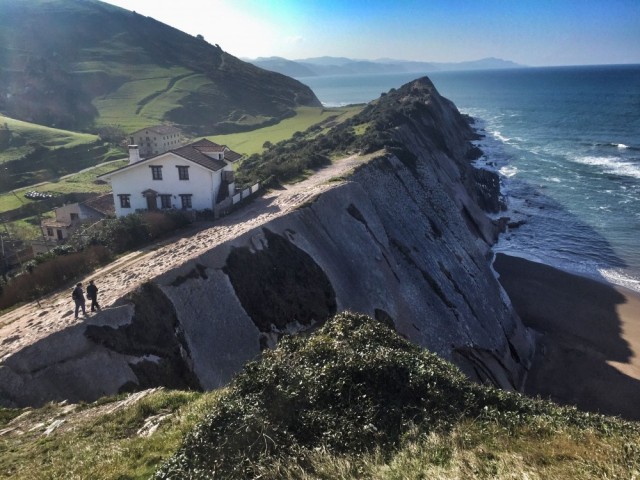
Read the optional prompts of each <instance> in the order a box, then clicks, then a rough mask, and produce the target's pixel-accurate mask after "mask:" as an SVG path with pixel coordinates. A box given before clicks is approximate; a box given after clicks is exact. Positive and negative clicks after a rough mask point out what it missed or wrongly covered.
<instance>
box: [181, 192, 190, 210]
mask: <svg viewBox="0 0 640 480" xmlns="http://www.w3.org/2000/svg"><path fill="white" fill-rule="evenodd" d="M192 196H193V195H191V194H190V193H186V194H181V195H180V198H181V199H182V208H183V209H187V208H191V197H192Z"/></svg>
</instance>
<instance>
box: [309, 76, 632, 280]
mask: <svg viewBox="0 0 640 480" xmlns="http://www.w3.org/2000/svg"><path fill="white" fill-rule="evenodd" d="M426 75H427V76H428V77H429V78H431V80H432V81H433V83H434V84H435V86H436V88H437V89H438V91H439V92H440V93H441V94H442V95H443V96H445V97H447V98H449V99H450V100H452V101H453V102H454V103H455V104H456V106H457V107H458V109H459V110H460V111H461V112H462V113H466V114H468V115H470V116H472V117H473V118H474V119H475V127H476V128H477V129H478V131H479V133H481V134H483V135H484V137H483V139H482V140H480V141H479V142H477V143H478V146H479V147H480V148H481V149H482V150H483V151H484V153H485V155H484V156H483V158H481V159H480V160H479V161H478V162H477V166H478V167H480V168H491V169H495V170H497V171H498V172H499V173H500V175H501V179H502V189H503V192H504V194H505V195H506V200H507V204H508V210H507V211H506V212H502V213H501V214H500V215H501V216H509V217H510V218H511V219H512V220H514V221H515V220H524V221H525V223H524V224H523V225H522V226H520V227H519V228H515V229H511V230H510V231H508V232H506V233H505V234H503V235H502V236H501V237H500V240H499V242H498V243H497V245H495V246H494V251H497V252H504V253H508V254H511V255H518V256H521V257H525V258H528V259H530V260H535V261H539V262H542V263H546V264H548V265H552V266H555V267H558V268H561V269H563V270H566V271H569V272H573V273H578V274H582V275H586V276H590V277H593V278H599V279H604V280H607V281H610V282H612V283H616V284H618V285H622V286H626V287H628V288H631V289H633V290H636V291H639V292H640V65H620V66H585V67H547V68H526V69H515V70H492V71H468V72H437V73H429V74H426ZM420 76H422V75H421V74H416V73H411V74H406V73H403V74H391V75H358V76H332V77H314V78H311V77H307V78H300V79H299V80H300V81H302V82H303V83H305V84H307V85H309V86H310V87H311V88H312V89H313V91H314V92H315V93H316V95H317V96H318V98H319V99H320V100H321V101H322V102H323V104H324V105H326V106H338V105H345V104H349V103H362V102H368V101H370V100H373V99H375V98H377V97H379V96H380V94H381V93H382V92H386V91H388V90H389V89H390V88H397V87H399V86H401V85H403V84H404V83H406V82H408V81H410V80H412V79H414V78H418V77H420Z"/></svg>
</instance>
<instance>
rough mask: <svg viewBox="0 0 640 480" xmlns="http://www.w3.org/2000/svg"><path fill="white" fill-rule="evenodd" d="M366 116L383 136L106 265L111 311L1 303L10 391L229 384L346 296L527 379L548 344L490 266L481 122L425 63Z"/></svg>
mask: <svg viewBox="0 0 640 480" xmlns="http://www.w3.org/2000/svg"><path fill="white" fill-rule="evenodd" d="M363 113H365V114H366V115H367V118H369V119H371V120H370V121H371V122H376V124H377V127H378V128H382V131H383V133H384V135H382V136H381V138H380V142H379V144H378V145H373V146H375V147H376V148H371V149H370V150H371V151H366V152H361V154H360V155H353V156H351V157H349V158H346V159H343V160H340V161H336V162H334V163H333V164H332V165H331V166H330V167H328V168H326V169H323V170H321V171H319V172H317V173H316V174H315V175H313V176H312V177H310V178H308V179H307V180H305V181H304V182H300V183H298V184H295V185H288V186H286V187H285V188H284V189H282V190H274V191H272V192H270V193H268V194H266V195H265V196H263V197H262V198H260V199H258V200H257V201H255V202H254V203H252V204H251V205H249V206H248V207H246V208H245V209H243V210H241V211H237V212H235V213H234V214H232V215H230V216H228V217H226V218H225V219H223V220H222V221H220V222H216V224H214V225H211V226H207V227H206V228H201V229H200V230H199V231H197V232H195V231H194V232H192V234H191V235H189V236H185V237H184V238H181V239H177V240H176V241H175V242H171V243H167V244H165V245H164V246H160V247H158V248H156V249H155V250H150V251H144V252H135V253H133V254H131V255H129V256H127V257H124V258H123V259H120V260H119V261H118V262H117V263H116V264H113V265H110V266H108V267H106V268H105V269H103V270H102V271H101V272H97V273H96V274H95V275H93V278H96V280H97V282H99V284H101V285H102V286H103V291H105V296H103V304H104V305H105V306H107V307H108V308H105V309H104V311H102V312H100V313H98V314H97V315H95V316H93V317H91V318H89V319H87V320H85V321H80V322H78V321H75V320H73V319H72V315H71V311H70V308H71V306H70V304H69V301H68V299H67V298H66V297H67V295H66V294H60V295H58V296H52V297H50V298H49V299H47V300H45V301H44V302H42V306H43V308H42V309H40V308H37V307H35V306H26V307H23V308H21V309H18V310H16V311H14V312H11V313H10V314H7V315H5V316H3V317H0V339H2V340H0V341H1V342H2V344H1V345H0V404H2V405H5V406H24V405H40V404H42V403H45V402H47V401H51V400H62V399H68V400H70V401H79V400H85V401H89V400H94V399H96V398H98V397H100V396H103V395H110V394H114V393H118V392H122V391H132V390H138V389H143V388H148V387H152V386H158V385H165V386H169V387H176V388H196V389H200V388H203V389H212V388H216V387H219V386H222V385H225V384H226V383H227V382H228V381H229V380H230V379H231V377H232V376H233V375H234V374H235V373H236V372H238V371H239V370H240V369H241V368H242V366H243V365H244V363H245V362H247V361H248V360H250V359H252V358H254V357H256V356H257V355H259V353H260V351H261V350H262V349H264V348H268V347H271V346H273V345H275V343H276V342H277V340H278V338H279V337H280V336H281V335H284V334H289V333H296V332H301V331H305V330H309V329H313V328H315V327H316V326H317V325H319V324H321V323H322V322H324V321H325V320H326V319H327V318H329V317H330V316H332V315H333V314H335V313H336V312H339V311H344V310H352V311H357V312H362V313H365V314H368V315H371V316H373V317H376V318H378V319H380V320H383V321H385V322H386V323H388V324H389V325H391V326H393V328H394V329H395V330H396V331H397V332H398V333H399V334H401V335H402V336H404V337H405V338H407V339H409V340H411V341H412V342H414V343H416V344H418V345H420V346H423V347H425V348H428V349H430V350H432V351H434V352H436V353H438V354H439V355H441V356H442V357H444V358H446V359H448V360H452V361H453V362H454V363H455V364H457V365H458V366H459V367H460V368H461V369H462V370H463V371H464V372H465V373H466V374H467V375H468V376H469V377H470V378H472V379H474V380H477V381H480V382H485V383H490V384H494V385H497V386H500V387H502V388H505V389H518V388H520V386H521V384H522V381H523V378H524V375H525V374H526V370H527V368H528V365H529V362H530V359H531V357H532V354H533V349H534V344H533V339H532V336H531V334H530V332H529V331H528V330H527V329H526V328H525V327H524V326H523V324H522V323H521V321H520V319H519V318H518V317H517V315H516V314H515V312H514V310H513V308H512V307H511V305H510V302H509V300H508V298H507V297H506V295H505V293H504V291H503V290H502V289H501V287H500V286H499V284H498V282H497V281H496V279H495V277H494V275H493V273H492V271H491V269H490V267H489V264H488V260H487V256H488V253H489V247H490V245H491V244H492V242H494V241H495V239H496V236H497V234H498V226H497V225H496V224H495V223H494V222H493V221H492V220H491V219H490V218H488V217H487V215H486V213H485V211H486V210H495V209H496V208H498V200H497V199H498V196H499V191H498V180H497V177H496V176H495V175H494V174H492V173H490V172H486V171H480V170H477V169H475V168H474V167H472V165H471V163H470V159H471V158H472V156H473V153H474V149H473V146H472V144H471V143H470V140H472V139H473V138H474V133H473V131H472V129H471V128H470V127H469V125H468V122H467V121H466V119H465V118H463V117H462V116H461V115H460V114H459V112H458V111H457V110H456V108H455V106H454V105H453V104H452V103H451V102H449V101H448V100H446V99H444V98H442V97H441V96H440V95H439V94H438V93H437V92H436V90H435V88H434V87H433V85H432V84H431V82H430V81H429V80H428V79H426V78H423V79H419V80H416V81H414V82H411V83H409V84H407V85H405V86H403V87H402V88H400V89H397V90H394V91H392V92H390V93H389V94H386V95H384V96H383V97H381V98H380V99H379V100H378V101H376V102H373V103H372V104H370V105H369V106H368V107H367V108H366V109H365V112H363ZM378 131H380V130H378Z"/></svg>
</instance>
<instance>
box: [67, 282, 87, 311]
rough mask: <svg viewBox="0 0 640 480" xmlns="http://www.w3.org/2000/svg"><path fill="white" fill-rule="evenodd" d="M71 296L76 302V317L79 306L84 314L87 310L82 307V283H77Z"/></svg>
mask: <svg viewBox="0 0 640 480" xmlns="http://www.w3.org/2000/svg"><path fill="white" fill-rule="evenodd" d="M71 298H73V301H74V302H75V303H76V318H78V311H79V310H80V308H82V314H83V315H85V316H86V315H87V312H86V310H85V309H84V290H82V283H78V284H77V285H76V288H74V289H73V293H71Z"/></svg>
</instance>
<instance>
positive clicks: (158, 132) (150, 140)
mask: <svg viewBox="0 0 640 480" xmlns="http://www.w3.org/2000/svg"><path fill="white" fill-rule="evenodd" d="M129 144H130V145H138V150H139V152H140V156H141V157H143V158H144V157H150V156H151V155H159V154H161V153H164V152H167V151H169V150H173V149H175V148H178V147H179V146H180V145H182V144H183V139H182V132H181V131H180V129H179V128H176V127H173V126H171V125H156V126H155V127H147V128H143V129H142V130H138V131H137V132H133V133H132V134H130V135H129Z"/></svg>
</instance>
